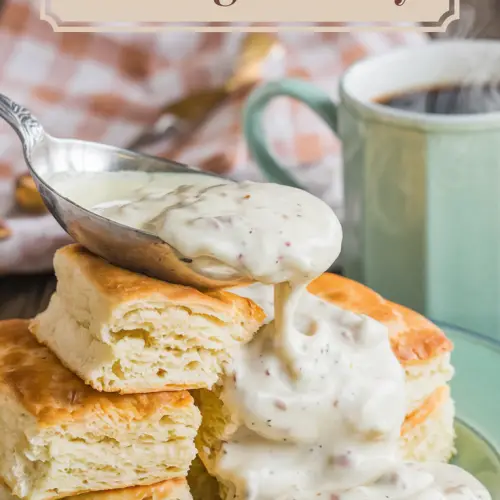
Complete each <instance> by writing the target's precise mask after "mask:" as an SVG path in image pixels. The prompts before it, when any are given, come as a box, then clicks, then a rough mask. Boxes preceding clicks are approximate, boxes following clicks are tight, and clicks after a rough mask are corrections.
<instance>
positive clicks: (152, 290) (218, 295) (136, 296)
mask: <svg viewBox="0 0 500 500" xmlns="http://www.w3.org/2000/svg"><path fill="white" fill-rule="evenodd" d="M63 260H66V261H69V262H71V263H72V265H73V266H74V267H75V268H78V269H79V270H80V271H81V272H82V273H84V274H85V276H86V277H87V278H88V279H89V280H90V281H92V282H93V284H94V285H95V286H96V287H97V288H98V289H99V290H100V291H101V293H103V294H104V295H105V296H106V298H107V299H108V300H110V301H112V302H114V303H120V302H123V301H129V300H130V301H132V300H140V299H151V298H153V299H154V296H155V295H156V294H158V295H159V296H160V297H161V298H162V299H164V300H166V301H168V302H170V303H172V304H174V305H175V304H178V305H180V306H184V307H190V306H195V307H196V306H198V307H202V308H204V309H208V310H211V311H213V313H214V314H217V313H220V314H229V315H242V316H243V317H244V318H245V319H246V320H248V321H252V322H255V323H256V324H260V323H262V322H263V321H264V318H265V314H264V311H262V309H261V308H260V307H259V306H257V305H256V304H255V303H254V302H252V301H251V300H249V299H246V298H243V297H239V296H237V295H234V294H232V293H229V292H225V291H222V290H219V291H208V292H200V291H198V290H196V289H195V288H191V287H187V286H183V285H174V284H172V283H167V282H165V281H161V280H158V279H155V278H150V277H148V276H145V275H142V274H138V273H135V272H132V271H128V270H126V269H122V268H120V267H116V266H114V265H112V264H110V263H109V262H107V261H106V260H104V259H102V258H100V257H97V256H96V255H94V254H92V253H90V252H89V251H88V250H86V249H85V248H84V247H82V246H81V245H75V244H74V245H68V246H66V247H63V248H61V249H60V250H58V251H57V252H56V255H55V259H54V264H55V268H56V274H57V269H58V266H60V265H64V264H63V263H62V262H63Z"/></svg>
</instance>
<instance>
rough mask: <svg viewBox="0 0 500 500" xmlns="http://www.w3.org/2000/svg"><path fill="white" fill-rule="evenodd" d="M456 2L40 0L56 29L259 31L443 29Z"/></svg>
mask: <svg viewBox="0 0 500 500" xmlns="http://www.w3.org/2000/svg"><path fill="white" fill-rule="evenodd" d="M458 3H459V0H42V7H41V18H42V19H43V20H45V21H48V22H49V23H50V24H51V25H52V26H53V27H54V29H55V30H57V31H119V30H123V31H125V30H126V31H150V30H156V29H165V28H172V29H179V28H181V29H196V30H204V31H228V30H244V31H261V30H269V29H276V28H277V26H276V25H277V24H279V28H280V29H282V28H295V29H296V28H297V27H300V28H308V29H315V30H317V31H319V30H321V31H345V30H352V29H366V28H367V27H370V28H371V29H373V28H374V27H376V28H385V29H387V28H389V27H392V28H394V27H398V28H401V27H402V26H404V25H405V24H406V25H407V24H408V23H417V24H418V25H419V29H422V30H424V31H444V30H445V29H446V27H447V26H448V25H449V23H450V22H451V21H453V20H455V19H458V15H459V10H458ZM235 24H239V26H238V25H235ZM318 24H319V25H318ZM346 24H349V26H348V27H347V26H346ZM353 24H354V26H353Z"/></svg>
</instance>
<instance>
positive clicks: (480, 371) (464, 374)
mask: <svg viewBox="0 0 500 500" xmlns="http://www.w3.org/2000/svg"><path fill="white" fill-rule="evenodd" d="M440 327H441V328H443V330H444V331H445V332H446V334H447V335H448V337H449V338H450V339H451V340H452V341H453V343H454V344H455V350H454V353H453V358H452V359H453V365H454V366H455V369H456V374H455V378H454V380H453V382H452V393H453V397H454V399H455V402H456V405H457V416H458V419H457V424H456V428H457V450H458V454H457V456H456V457H455V458H454V460H453V462H454V463H455V464H457V465H459V466H460V467H463V468H464V469H466V470H468V471H469V472H470V473H471V474H474V476H476V477H477V478H478V479H479V480H480V481H481V482H482V483H483V484H484V485H485V486H486V487H487V488H488V489H489V490H490V493H491V496H492V497H493V500H500V342H498V341H496V340H492V339H490V338H488V337H486V336H483V335H480V334H476V333H473V332H469V331H467V330H464V329H461V328H457V327H455V326H451V325H447V324H443V323H440Z"/></svg>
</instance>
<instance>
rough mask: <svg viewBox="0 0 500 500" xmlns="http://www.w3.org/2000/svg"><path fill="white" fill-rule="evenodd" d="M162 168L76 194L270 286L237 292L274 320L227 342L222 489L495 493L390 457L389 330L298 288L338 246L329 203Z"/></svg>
mask: <svg viewBox="0 0 500 500" xmlns="http://www.w3.org/2000/svg"><path fill="white" fill-rule="evenodd" d="M162 175H165V174H156V176H157V177H154V178H153V177H150V176H147V175H146V176H145V177H144V178H143V181H142V184H141V183H140V182H139V183H138V179H137V178H136V179H135V181H130V179H129V180H126V179H125V180H124V181H123V182H120V183H115V182H114V181H106V187H105V189H104V188H103V187H102V186H101V188H100V191H99V192H97V193H93V194H92V196H90V198H89V197H88V195H87V193H83V195H84V197H85V204H84V206H86V207H88V208H91V209H92V210H94V211H96V212H97V213H99V214H101V215H103V216H105V217H108V218H111V219H113V220H116V221H118V222H121V223H123V224H127V225H130V226H132V227H138V228H142V229H145V230H147V231H151V232H154V233H156V234H157V235H158V236H159V237H160V238H162V239H163V240H164V241H166V242H167V243H169V244H170V245H171V246H172V247H174V248H176V249H177V250H178V252H179V253H180V254H181V255H182V256H184V258H186V259H188V260H189V261H190V262H191V263H192V265H193V266H194V267H196V268H198V269H199V270H200V271H202V272H205V273H209V274H211V275H213V276H220V277H226V276H235V275H238V276H243V277H247V278H251V279H253V280H255V281H258V282H260V283H263V284H266V285H274V287H270V286H267V287H262V286H261V285H259V284H257V285H252V286H251V287H249V288H246V289H239V290H237V293H239V294H241V295H245V296H248V297H250V298H254V299H256V301H257V302H258V303H260V304H261V305H262V306H263V307H264V309H265V310H266V312H269V313H270V321H268V323H267V324H266V325H265V326H264V327H263V328H262V329H261V330H260V331H259V332H258V334H257V335H256V337H255V339H254V340H253V341H252V342H251V343H250V344H249V345H247V346H244V347H242V348H241V349H240V350H239V351H238V352H237V353H235V359H234V362H233V363H232V364H231V366H230V367H228V370H227V375H226V378H225V380H224V381H223V383H222V387H223V389H222V393H221V397H222V399H223V401H224V403H225V404H226V405H227V406H228V407H229V408H231V410H232V412H233V413H234V415H235V418H236V423H237V424H238V430H237V431H236V433H235V434H234V435H233V436H232V437H231V438H230V439H229V441H228V442H225V443H223V445H222V447H221V449H220V452H219V453H218V456H217V460H216V463H215V466H214V469H213V470H212V472H213V473H215V474H216V475H217V476H218V478H219V480H220V481H221V482H222V483H223V484H225V485H226V486H227V491H228V495H229V496H228V498H233V499H236V500H311V499H312V498H319V499H323V500H387V499H389V500H407V499H408V500H488V499H490V498H491V497H490V495H489V494H488V492H487V491H486V489H485V488H484V487H483V486H482V485H481V484H480V483H479V482H478V481H476V480H475V479H474V478H473V477H471V476H470V475H469V474H468V473H466V472H465V471H463V470H461V469H458V468H456V467H453V466H451V465H446V464H418V465H417V464H411V463H402V462H401V460H400V459H399V456H398V437H399V434H400V428H401V424H402V422H403V420H404V416H405V415H404V414H405V408H406V404H405V384H404V374H403V370H402V368H401V366H400V365H399V363H398V361H397V360H396V358H395V356H394V354H393V353H392V350H391V347H390V344H389V338H388V333H387V330H386V328H385V327H384V326H383V325H381V324H380V323H378V322H376V321H374V320H372V319H370V318H367V317H365V316H360V315H357V314H354V313H352V312H349V311H344V310H342V309H340V308H338V307H336V306H334V305H332V304H329V303H327V302H325V301H323V300H321V299H319V298H317V297H315V296H312V295H311V294H309V293H308V292H307V290H306V286H307V284H308V283H309V282H310V281H311V280H312V279H314V278H316V277H317V276H319V275H320V274H322V273H323V272H325V271H326V270H327V269H328V268H329V267H330V265H331V264H332V262H333V261H334V260H335V259H336V258H337V257H338V255H339V252H340V246H341V240H342V231H341V228H340V224H339V222H338V220H337V218H336V216H335V214H334V213H333V212H332V211H331V209H330V208H329V207H328V206H327V205H326V204H324V203H323V202H322V201H320V200H319V199H317V198H315V197H314V196H312V195H310V194H308V193H306V192H304V191H301V190H296V189H292V188H288V187H283V186H279V185H274V184H258V183H250V182H246V183H239V184H237V183H220V182H219V183H216V184H214V179H212V178H204V177H202V176H196V177H192V176H190V175H189V174H187V175H188V177H189V178H185V179H181V178H178V179H174V178H173V177H172V178H170V179H168V180H167V179H166V178H167V177H170V175H171V174H167V175H166V176H165V180H163V178H161V176H162ZM108 177H110V176H109V175H108ZM112 177H113V176H111V177H110V178H112ZM205 179H207V180H206V181H205ZM193 180H195V181H196V184H192V181H193ZM204 182H206V183H205V184H204ZM63 184H64V183H60V184H59V187H58V189H59V190H61V191H64V190H65V192H66V196H68V197H70V198H71V197H72V196H71V193H75V192H76V191H78V192H81V189H82V188H81V184H80V183H79V185H78V186H75V185H74V183H72V182H69V183H68V184H67V185H66V186H65V187H64V185H63ZM61 186H62V187H61ZM75 187H76V191H74V189H75ZM56 188H57V186H56ZM63 194H64V193H63ZM78 196H80V195H78ZM73 198H74V199H75V197H73ZM75 201H77V202H79V200H78V199H75ZM80 203H82V202H80ZM82 204H83V203H82Z"/></svg>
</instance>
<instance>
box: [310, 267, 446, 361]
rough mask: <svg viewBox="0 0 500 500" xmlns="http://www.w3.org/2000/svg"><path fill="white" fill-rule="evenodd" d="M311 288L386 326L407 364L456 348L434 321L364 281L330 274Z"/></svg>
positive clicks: (393, 347)
mask: <svg viewBox="0 0 500 500" xmlns="http://www.w3.org/2000/svg"><path fill="white" fill-rule="evenodd" d="M309 291H310V292H311V293H314V294H315V295H317V296H319V297H321V298H322V299H324V300H327V301H329V302H332V303H334V304H336V305H338V306H339V307H342V308H343V309H348V310H350V311H353V312H355V313H358V314H365V315H366V316H369V317H371V318H373V319H375V320H377V321H380V323H383V324H384V325H386V326H387V327H388V329H389V334H390V337H391V344H392V349H393V351H394V354H395V355H396V356H397V358H398V359H399V361H401V362H402V363H404V364H409V363H412V362H418V361H427V360H429V359H430V358H433V357H436V356H439V355H440V354H443V353H446V352H449V351H451V350H452V349H453V344H452V343H451V341H450V340H449V339H448V338H446V335H445V334H444V332H443V331H442V330H441V329H440V328H438V327H437V326H436V325H435V324H434V323H432V322H431V321H429V320H428V319H427V318H424V317H423V316H422V315H420V314H418V313H416V312H415V311H412V310H410V309H408V308H406V307H403V306H400V305H398V304H394V303H393V302H389V301H388V300H385V299H384V298H383V297H382V296H380V295H379V294H378V293H376V292H374V291H373V290H371V289H370V288H368V287H366V286H364V285H362V284H361V283H358V282H356V281H353V280H350V279H347V278H344V277H342V276H338V275H336V274H329V273H327V274H323V275H322V276H320V277H319V278H317V279H316V280H315V281H313V283H311V285H310V286H309Z"/></svg>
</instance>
